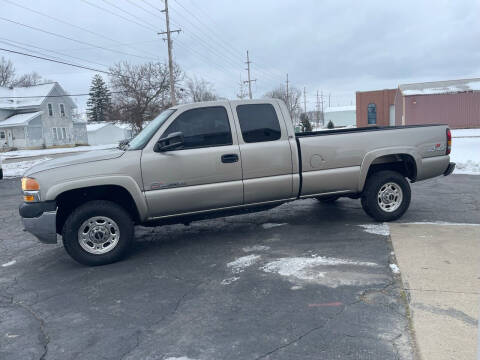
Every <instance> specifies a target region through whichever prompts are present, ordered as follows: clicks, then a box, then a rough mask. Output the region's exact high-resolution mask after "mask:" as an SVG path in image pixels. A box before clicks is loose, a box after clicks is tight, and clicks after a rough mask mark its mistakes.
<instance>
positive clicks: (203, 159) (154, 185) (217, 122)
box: [142, 104, 243, 217]
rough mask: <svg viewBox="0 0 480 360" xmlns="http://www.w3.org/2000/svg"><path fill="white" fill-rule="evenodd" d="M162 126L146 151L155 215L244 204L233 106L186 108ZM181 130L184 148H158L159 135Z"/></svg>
mask: <svg viewBox="0 0 480 360" xmlns="http://www.w3.org/2000/svg"><path fill="white" fill-rule="evenodd" d="M177 111H180V110H177ZM162 129H165V130H164V131H162ZM162 129H160V131H159V132H160V134H159V136H157V137H156V139H154V141H153V142H151V143H149V144H148V146H147V147H146V148H145V149H144V151H143V153H142V176H143V182H144V189H145V196H146V198H147V203H148V207H149V213H150V217H161V216H166V215H174V214H181V213H187V212H195V211H202V210H210V209H216V208H221V207H228V206H237V205H241V204H242V203H243V184H242V165H241V164H242V163H241V158H240V151H239V146H238V142H237V139H236V135H235V133H233V134H232V129H233V130H235V128H234V124H233V119H232V115H231V110H230V108H229V107H225V106H224V105H223V104H222V105H218V106H208V107H202V108H192V109H189V110H185V111H183V112H181V113H179V115H178V116H176V117H174V118H173V119H169V120H168V123H166V124H165V125H164V126H162ZM178 131H181V132H182V133H183V135H184V140H185V145H184V148H183V149H180V150H173V151H166V152H154V151H153V144H152V143H154V142H156V141H157V140H158V138H160V137H166V136H167V135H169V134H171V133H174V132H178Z"/></svg>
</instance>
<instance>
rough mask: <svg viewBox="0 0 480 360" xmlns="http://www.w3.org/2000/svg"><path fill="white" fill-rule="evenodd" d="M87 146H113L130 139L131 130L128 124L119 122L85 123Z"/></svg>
mask: <svg viewBox="0 0 480 360" xmlns="http://www.w3.org/2000/svg"><path fill="white" fill-rule="evenodd" d="M87 134H88V144H89V145H104V144H115V143H119V142H120V141H122V140H125V139H130V138H131V137H132V134H133V132H132V130H131V128H130V126H129V125H128V124H123V123H119V122H107V121H105V122H90V123H87Z"/></svg>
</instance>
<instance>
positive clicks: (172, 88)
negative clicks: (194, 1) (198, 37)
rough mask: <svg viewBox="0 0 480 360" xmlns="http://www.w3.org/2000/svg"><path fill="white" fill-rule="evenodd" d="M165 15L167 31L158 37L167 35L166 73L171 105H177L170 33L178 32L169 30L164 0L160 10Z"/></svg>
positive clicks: (166, 3)
mask: <svg viewBox="0 0 480 360" xmlns="http://www.w3.org/2000/svg"><path fill="white" fill-rule="evenodd" d="M162 12H164V13H165V22H166V25H167V31H164V32H159V33H158V35H164V34H167V44H168V71H169V80H170V98H171V100H172V105H176V104H177V100H176V99H175V84H174V81H173V59H172V37H171V33H174V32H176V33H179V32H180V29H179V30H170V17H169V16H168V0H165V9H164V10H162Z"/></svg>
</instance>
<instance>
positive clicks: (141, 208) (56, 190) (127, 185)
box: [45, 175, 148, 221]
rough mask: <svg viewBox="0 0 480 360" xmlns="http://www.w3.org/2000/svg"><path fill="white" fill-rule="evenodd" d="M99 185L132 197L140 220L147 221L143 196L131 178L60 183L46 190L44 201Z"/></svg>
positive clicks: (98, 177)
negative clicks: (113, 186) (120, 190)
mask: <svg viewBox="0 0 480 360" xmlns="http://www.w3.org/2000/svg"><path fill="white" fill-rule="evenodd" d="M99 185H117V186H120V187H123V188H124V189H125V190H127V191H128V192H129V193H130V195H131V196H132V198H133V201H134V202H135V205H136V207H137V210H138V214H139V216H140V220H141V221H144V220H146V219H147V217H148V210H147V201H146V199H145V195H144V194H143V192H142V190H141V189H140V187H139V186H138V184H137V182H136V181H135V180H134V179H133V178H131V177H129V176H125V175H112V176H95V177H86V178H80V179H74V180H66V181H62V182H61V183H59V184H55V185H53V186H51V187H50V188H49V189H48V190H47V192H46V194H45V200H55V199H56V198H57V196H58V195H60V194H61V193H64V192H65V191H69V190H75V189H80V188H85V187H93V186H99Z"/></svg>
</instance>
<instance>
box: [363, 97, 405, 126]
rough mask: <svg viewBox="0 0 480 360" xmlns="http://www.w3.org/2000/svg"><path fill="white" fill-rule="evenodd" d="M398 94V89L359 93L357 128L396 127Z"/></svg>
mask: <svg viewBox="0 0 480 360" xmlns="http://www.w3.org/2000/svg"><path fill="white" fill-rule="evenodd" d="M396 94H397V89H385V90H375V91H357V94H356V123H357V127H366V126H372V125H377V126H389V125H391V126H394V125H395V96H396Z"/></svg>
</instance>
